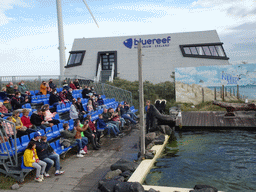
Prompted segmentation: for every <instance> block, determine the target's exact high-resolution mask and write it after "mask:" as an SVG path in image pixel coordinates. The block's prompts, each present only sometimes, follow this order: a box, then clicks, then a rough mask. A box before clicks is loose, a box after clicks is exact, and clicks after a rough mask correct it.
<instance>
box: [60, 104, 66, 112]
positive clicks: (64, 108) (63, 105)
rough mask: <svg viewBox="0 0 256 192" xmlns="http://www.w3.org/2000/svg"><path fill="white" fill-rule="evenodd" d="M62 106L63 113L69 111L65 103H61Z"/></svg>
mask: <svg viewBox="0 0 256 192" xmlns="http://www.w3.org/2000/svg"><path fill="white" fill-rule="evenodd" d="M61 108H62V112H63V113H65V112H67V108H66V106H65V104H64V103H62V104H61Z"/></svg>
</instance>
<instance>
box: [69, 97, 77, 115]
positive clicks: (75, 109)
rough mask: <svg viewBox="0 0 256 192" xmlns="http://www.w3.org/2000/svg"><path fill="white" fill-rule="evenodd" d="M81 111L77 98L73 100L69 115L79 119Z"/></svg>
mask: <svg viewBox="0 0 256 192" xmlns="http://www.w3.org/2000/svg"><path fill="white" fill-rule="evenodd" d="M78 115H79V111H78V110H77V106H76V100H73V101H72V105H71V106H70V111H69V116H70V118H71V119H78V118H79V116H78Z"/></svg>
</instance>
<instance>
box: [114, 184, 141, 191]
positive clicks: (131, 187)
mask: <svg viewBox="0 0 256 192" xmlns="http://www.w3.org/2000/svg"><path fill="white" fill-rule="evenodd" d="M114 192H144V188H143V186H142V185H141V184H140V183H139V182H122V183H118V184H116V185H115V188H114Z"/></svg>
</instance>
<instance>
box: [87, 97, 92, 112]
mask: <svg viewBox="0 0 256 192" xmlns="http://www.w3.org/2000/svg"><path fill="white" fill-rule="evenodd" d="M87 111H88V112H91V111H93V106H92V101H91V100H89V101H88V103H87Z"/></svg>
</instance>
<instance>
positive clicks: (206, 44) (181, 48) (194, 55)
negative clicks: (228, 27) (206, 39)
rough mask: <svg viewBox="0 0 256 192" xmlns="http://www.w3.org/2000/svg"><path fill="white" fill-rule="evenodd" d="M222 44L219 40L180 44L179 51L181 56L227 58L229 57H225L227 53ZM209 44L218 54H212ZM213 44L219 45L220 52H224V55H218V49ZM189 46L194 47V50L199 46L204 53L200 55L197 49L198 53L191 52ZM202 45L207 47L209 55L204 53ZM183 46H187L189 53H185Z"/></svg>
mask: <svg viewBox="0 0 256 192" xmlns="http://www.w3.org/2000/svg"><path fill="white" fill-rule="evenodd" d="M222 45H223V43H221V42H218V43H202V44H186V45H180V50H181V53H182V55H183V57H194V58H204V59H221V60H229V58H228V57H227V55H226V53H225V50H224V48H223V46H222ZM210 46H214V48H215V50H216V53H217V55H218V56H214V55H212V54H213V53H211V50H210ZM215 46H221V48H222V52H223V53H224V56H219V53H218V50H217V48H216V47H215ZM190 47H195V48H196V50H197V47H201V48H202V50H203V54H204V55H200V54H199V52H198V50H197V52H198V54H192V51H191V49H190ZM203 47H208V49H209V51H210V54H211V55H206V54H205V51H204V49H203ZM184 48H189V50H190V52H191V54H186V53H185V50H184Z"/></svg>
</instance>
